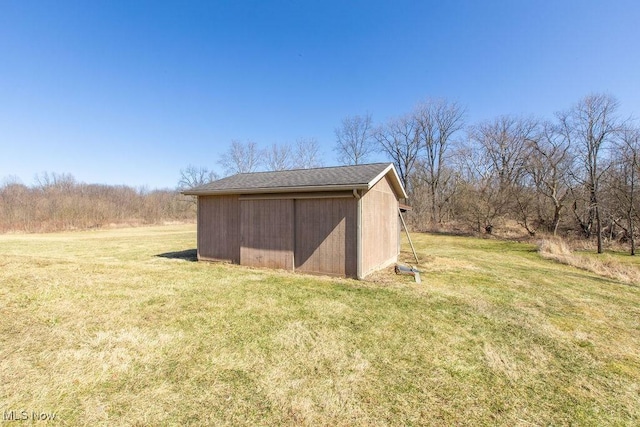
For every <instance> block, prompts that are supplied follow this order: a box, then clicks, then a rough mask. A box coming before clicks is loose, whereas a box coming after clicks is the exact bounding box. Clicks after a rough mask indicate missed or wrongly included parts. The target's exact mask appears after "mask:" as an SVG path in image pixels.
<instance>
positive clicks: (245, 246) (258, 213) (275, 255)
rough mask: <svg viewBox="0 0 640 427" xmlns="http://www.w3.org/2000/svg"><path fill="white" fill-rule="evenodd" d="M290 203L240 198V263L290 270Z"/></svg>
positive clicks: (291, 266)
mask: <svg viewBox="0 0 640 427" xmlns="http://www.w3.org/2000/svg"><path fill="white" fill-rule="evenodd" d="M293 202H294V201H293V200H291V199H289V200H277V199H273V200H242V201H240V218H241V221H240V235H241V237H240V242H241V243H240V264H242V265H249V266H253V267H268V268H284V269H288V270H291V269H293Z"/></svg>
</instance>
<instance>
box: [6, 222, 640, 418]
mask: <svg viewBox="0 0 640 427" xmlns="http://www.w3.org/2000/svg"><path fill="white" fill-rule="evenodd" d="M413 237H414V243H415V244H416V248H417V250H418V252H419V256H420V259H421V263H420V264H419V266H418V267H419V268H420V269H421V270H422V271H423V274H422V278H423V283H422V284H421V285H418V284H416V283H414V282H413V281H412V278H411V277H409V276H396V275H394V274H393V273H392V272H391V270H390V269H389V270H386V271H383V272H380V273H376V274H375V275H373V277H371V278H370V279H369V280H367V281H355V280H349V279H334V278H324V277H315V276H305V275H297V274H291V273H287V272H282V271H269V270H258V269H249V268H245V267H241V266H235V265H227V264H213V263H198V262H193V261H192V259H193V248H194V247H195V229H194V227H193V226H184V225H181V226H165V227H147V228H135V229H122V230H109V231H92V232H73V233H60V234H46V235H3V236H0V298H1V301H2V304H1V306H0V384H2V387H0V412H5V413H6V412H8V411H17V412H19V411H23V410H26V411H28V412H29V414H31V412H32V411H34V412H55V413H56V419H55V422H56V423H59V424H61V425H74V426H75V425H87V426H88V425H92V426H93V425H105V426H107V425H314V426H315V425H332V426H334V425H350V426H352V425H356V426H357V425H363V426H364V425H367V426H369V425H443V426H444V425H452V424H453V425H456V424H457V425H508V426H512V425H593V426H602V425H637V424H639V423H640V405H639V404H638V402H639V401H640V289H639V288H637V287H634V286H629V285H626V284H623V283H621V282H618V281H616V280H613V279H607V278H603V277H600V276H598V275H595V274H593V273H590V272H588V271H584V270H580V269H577V268H574V267H570V266H567V265H563V264H559V263H556V262H553V261H550V260H545V259H542V258H541V257H540V256H539V254H538V253H537V252H536V248H535V247H534V246H533V245H527V244H520V243H512V242H501V241H496V240H489V239H474V238H467V237H452V236H444V235H427V234H416V235H414V236H413ZM409 255H410V254H409V253H408V252H403V253H402V258H403V259H404V260H406V261H407V262H408V261H409V260H410V257H409Z"/></svg>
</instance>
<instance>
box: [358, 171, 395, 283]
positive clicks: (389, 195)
mask: <svg viewBox="0 0 640 427" xmlns="http://www.w3.org/2000/svg"><path fill="white" fill-rule="evenodd" d="M398 239H399V228H398V199H397V198H396V195H395V193H394V191H393V189H392V187H391V184H390V183H389V181H388V178H387V177H385V178H383V179H381V180H380V181H378V183H377V184H376V185H374V186H373V188H371V189H370V190H369V191H368V192H367V193H366V194H365V195H364V196H363V197H362V274H363V275H366V274H368V273H370V272H372V271H373V270H375V269H377V268H379V267H381V266H384V265H388V264H390V263H392V262H396V261H397V259H398V252H399V251H398V248H399V246H398V243H399V240H398Z"/></svg>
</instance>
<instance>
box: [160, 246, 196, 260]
mask: <svg viewBox="0 0 640 427" xmlns="http://www.w3.org/2000/svg"><path fill="white" fill-rule="evenodd" d="M156 256H157V257H160V258H169V259H179V260H182V261H191V262H194V261H198V250H197V249H186V250H184V251H177V252H165V253H163V254H158V255H156Z"/></svg>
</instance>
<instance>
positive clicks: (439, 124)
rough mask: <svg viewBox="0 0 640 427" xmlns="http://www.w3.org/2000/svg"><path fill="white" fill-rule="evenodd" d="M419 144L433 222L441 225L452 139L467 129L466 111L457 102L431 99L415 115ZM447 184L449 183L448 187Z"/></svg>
mask: <svg viewBox="0 0 640 427" xmlns="http://www.w3.org/2000/svg"><path fill="white" fill-rule="evenodd" d="M414 114H415V120H416V122H417V125H418V135H419V139H420V144H421V145H422V148H423V149H424V157H423V161H422V162H421V165H422V173H421V175H422V176H423V178H424V180H425V182H426V184H427V185H428V186H429V191H430V195H431V222H432V223H434V224H435V223H436V222H439V221H440V213H439V207H440V206H441V205H442V202H441V199H442V194H441V192H440V190H441V188H443V187H446V185H442V184H443V183H442V179H443V177H444V176H445V174H444V173H443V172H444V169H445V163H446V156H447V154H448V151H449V148H450V145H451V143H452V139H453V136H454V135H455V133H456V132H458V131H459V130H461V129H462V128H463V127H464V116H465V109H464V108H463V107H462V106H460V105H459V104H457V103H456V102H449V101H447V100H444V99H431V100H427V101H426V102H424V103H423V104H422V105H420V106H419V107H418V108H417V109H416V111H415V113H414ZM445 184H446V183H445Z"/></svg>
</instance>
